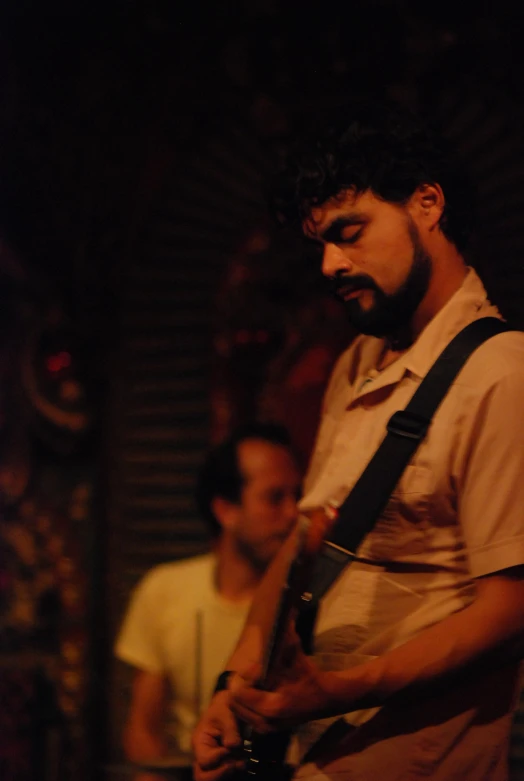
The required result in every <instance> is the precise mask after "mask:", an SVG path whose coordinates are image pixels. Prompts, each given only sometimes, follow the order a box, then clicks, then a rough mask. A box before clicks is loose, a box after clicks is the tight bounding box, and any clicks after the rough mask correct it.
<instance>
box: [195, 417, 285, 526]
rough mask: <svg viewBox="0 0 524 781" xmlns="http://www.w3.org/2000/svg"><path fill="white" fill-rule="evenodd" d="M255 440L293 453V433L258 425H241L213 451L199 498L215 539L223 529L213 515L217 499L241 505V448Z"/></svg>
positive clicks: (199, 485) (277, 426)
mask: <svg viewBox="0 0 524 781" xmlns="http://www.w3.org/2000/svg"><path fill="white" fill-rule="evenodd" d="M251 439H258V440H262V441H264V442H269V443H270V444H272V445H281V446H282V447H286V448H289V449H290V450H291V440H290V437H289V433H288V431H287V429H286V428H285V427H284V426H282V425H280V424H278V423H258V422H254V423H248V424H245V425H243V426H239V427H238V428H236V429H235V430H234V431H233V432H232V433H231V434H230V435H229V436H228V437H227V438H226V439H225V440H223V442H221V443H220V444H219V445H217V446H216V447H215V448H213V449H212V450H211V451H210V452H209V454H208V456H207V458H206V459H205V461H204V464H203V466H202V468H201V470H200V472H199V475H198V480H197V486H196V494H195V498H196V503H197V507H198V510H199V512H200V515H201V516H202V518H203V519H204V520H205V521H206V523H207V524H208V525H209V528H210V530H211V533H212V534H213V536H215V537H216V536H218V535H219V534H220V531H221V526H220V524H219V522H218V520H217V519H216V517H215V515H214V513H213V510H212V507H211V505H212V502H213V500H214V499H215V498H216V497H222V498H223V499H227V500H228V501H230V502H234V503H235V504H238V503H239V502H240V498H241V493H242V486H243V482H244V475H243V474H242V473H241V471H240V466H239V463H238V447H239V445H240V444H241V443H242V442H245V441H246V440H251Z"/></svg>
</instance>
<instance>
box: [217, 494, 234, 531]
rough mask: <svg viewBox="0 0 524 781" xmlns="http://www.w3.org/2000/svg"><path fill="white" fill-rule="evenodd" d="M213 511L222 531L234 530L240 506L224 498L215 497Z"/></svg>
mask: <svg viewBox="0 0 524 781" xmlns="http://www.w3.org/2000/svg"><path fill="white" fill-rule="evenodd" d="M211 509H212V511H213V515H214V516H215V518H216V519H217V521H218V522H219V524H220V526H221V527H222V529H232V528H234V526H235V525H236V521H237V518H238V510H239V507H238V504H235V503H234V502H230V501H229V499H224V497H223V496H215V498H214V499H213V501H212V502H211Z"/></svg>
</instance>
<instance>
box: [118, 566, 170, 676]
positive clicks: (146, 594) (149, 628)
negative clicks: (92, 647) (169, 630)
mask: <svg viewBox="0 0 524 781" xmlns="http://www.w3.org/2000/svg"><path fill="white" fill-rule="evenodd" d="M157 592H158V576H157V575H156V574H155V573H154V572H151V573H148V574H147V575H146V576H145V577H144V578H143V579H142V580H141V581H140V583H139V584H138V586H136V588H135V590H134V591H133V593H132V595H131V599H130V602H129V606H128V609H127V612H126V614H125V617H124V621H123V623H122V627H121V629H120V633H119V635H118V638H117V641H116V644H115V656H116V657H117V658H118V659H121V660H122V661H123V662H127V663H128V664H132V665H133V666H134V667H138V668H139V669H141V670H146V671H148V672H153V673H156V672H162V669H163V662H162V654H161V648H160V643H159V632H158V618H157V617H158V606H159V604H160V601H159V596H158V593H157Z"/></svg>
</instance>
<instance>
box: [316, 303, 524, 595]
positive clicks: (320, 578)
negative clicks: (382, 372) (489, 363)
mask: <svg viewBox="0 0 524 781" xmlns="http://www.w3.org/2000/svg"><path fill="white" fill-rule="evenodd" d="M507 330H509V328H508V326H507V325H506V324H505V323H503V322H502V321H500V320H498V319H497V318H494V317H485V318H481V319H480V320H475V321H474V322H473V323H470V324H469V325H468V326H466V327H465V328H464V329H463V330H462V331H460V333H458V334H457V336H455V337H454V339H452V341H451V342H450V343H449V344H448V345H447V347H445V349H444V350H443V351H442V353H441V354H440V355H439V357H438V358H437V360H436V361H435V363H434V364H433V366H432V367H431V369H430V370H429V372H428V373H427V375H426V376H425V377H424V379H423V380H422V382H421V384H420V385H419V387H418V388H417V390H416V391H415V393H414V395H413V397H412V399H411V401H410V402H409V404H408V405H407V407H406V408H405V409H403V410H398V411H397V412H395V413H394V415H392V417H391V418H390V419H389V422H388V424H387V433H386V436H385V437H384V439H383V440H382V443H381V444H380V446H379V447H378V449H377V450H376V452H375V454H374V455H373V456H372V458H371V461H370V462H369V463H368V465H367V467H366V468H365V470H364V472H363V473H362V475H361V476H360V478H359V479H358V480H357V482H356V483H355V486H354V488H353V490H352V491H351V492H350V493H349V495H348V496H347V497H346V499H345V500H344V502H343V504H342V505H341V506H340V508H339V510H338V518H337V521H336V523H335V525H334V527H333V529H332V530H331V533H330V535H329V539H328V540H326V541H325V542H324V545H323V549H322V552H321V555H320V556H319V557H318V561H317V566H316V569H315V572H314V575H313V579H312V583H311V589H310V590H311V597H312V602H313V603H314V604H315V603H318V600H320V599H321V597H322V596H323V595H324V594H325V593H326V591H327V590H328V589H329V588H330V586H331V585H332V584H333V583H334V581H335V580H336V579H337V578H338V576H339V575H340V573H341V572H342V570H343V569H344V568H345V567H346V566H347V565H348V564H349V563H350V562H351V560H352V559H354V557H355V552H356V551H357V549H358V547H359V545H360V543H361V542H362V540H363V539H364V537H365V536H366V535H367V534H368V533H369V532H370V531H371V529H372V528H373V526H374V525H375V522H376V521H377V520H378V518H379V517H380V514H381V513H382V511H383V509H384V507H385V506H386V504H387V502H388V500H389V497H390V496H391V493H392V491H393V490H394V488H395V486H396V484H397V483H398V481H399V479H400V477H401V475H402V472H403V471H404V469H405V467H406V466H407V464H408V462H409V460H410V459H411V457H412V456H413V454H414V453H415V451H416V449H417V447H418V446H419V445H420V443H421V442H422V440H423V439H424V437H425V436H426V432H427V430H428V428H429V425H430V423H431V420H432V418H433V415H434V414H435V412H436V410H437V409H438V407H439V405H440V403H441V401H442V399H443V398H444V396H445V395H446V393H447V392H448V390H449V388H450V387H451V384H452V382H453V380H454V379H455V377H456V376H457V374H458V373H459V371H460V370H461V368H462V367H463V365H464V364H465V362H466V361H467V359H468V358H469V356H470V355H471V353H472V352H473V351H474V350H475V349H476V348H477V347H479V346H480V345H481V344H482V343H483V342H484V341H486V339H489V338H490V337H492V336H495V335H496V334H499V333H502V332H503V331H507Z"/></svg>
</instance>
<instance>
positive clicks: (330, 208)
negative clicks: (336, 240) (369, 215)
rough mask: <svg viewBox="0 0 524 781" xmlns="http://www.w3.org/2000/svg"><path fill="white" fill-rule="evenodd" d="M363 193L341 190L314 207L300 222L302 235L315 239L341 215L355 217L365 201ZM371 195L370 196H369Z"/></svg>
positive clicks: (365, 193)
mask: <svg viewBox="0 0 524 781" xmlns="http://www.w3.org/2000/svg"><path fill="white" fill-rule="evenodd" d="M368 192H369V191H366V192H364V193H360V192H357V191H356V190H354V189H347V190H342V191H341V192H339V193H337V195H333V196H332V197H331V198H328V200H327V201H324V203H322V204H319V205H318V206H314V207H313V208H312V209H311V211H310V213H309V214H308V216H307V217H306V218H305V219H304V220H303V221H302V230H303V231H304V234H305V235H306V236H307V237H308V238H310V239H315V238H317V237H318V236H319V235H321V234H322V233H323V231H324V230H325V229H326V228H327V227H329V225H330V224H331V223H332V222H333V221H334V220H336V219H337V217H340V216H342V215H344V216H347V217H351V216H357V215H358V214H359V211H360V208H359V207H360V206H361V205H362V201H363V200H366V198H365V196H366V195H367V193H368ZM370 195H371V194H370Z"/></svg>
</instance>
